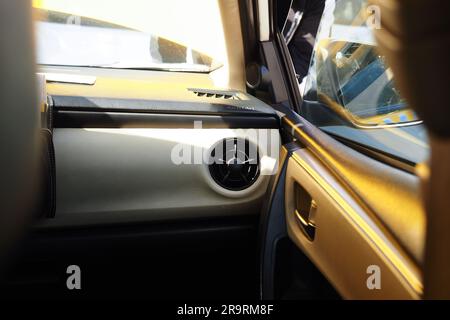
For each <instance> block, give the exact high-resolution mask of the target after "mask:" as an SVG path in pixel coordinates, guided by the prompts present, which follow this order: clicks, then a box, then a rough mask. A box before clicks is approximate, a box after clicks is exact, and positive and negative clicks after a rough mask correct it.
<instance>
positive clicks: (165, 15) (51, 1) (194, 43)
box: [33, 0, 225, 72]
mask: <svg viewBox="0 0 450 320" xmlns="http://www.w3.org/2000/svg"><path fill="white" fill-rule="evenodd" d="M33 6H34V14H35V21H36V39H37V61H38V63H39V64H43V65H61V66H88V67H102V68H130V69H156V70H159V69H161V70H169V71H190V72H210V71H212V70H214V69H216V68H219V67H220V66H221V65H222V62H223V61H224V57H225V54H224V53H225V44H224V36H223V30H222V23H221V18H220V11H219V8H218V5H217V1H210V0H197V1H184V0H165V1H156V0H127V1H123V0H107V1H105V0H35V1H33Z"/></svg>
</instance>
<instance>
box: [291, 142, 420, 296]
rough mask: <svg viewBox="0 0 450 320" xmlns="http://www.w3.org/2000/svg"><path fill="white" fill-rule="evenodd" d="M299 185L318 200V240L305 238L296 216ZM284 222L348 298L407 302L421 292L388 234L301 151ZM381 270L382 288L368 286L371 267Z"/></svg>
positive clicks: (414, 270) (294, 163)
mask: <svg viewBox="0 0 450 320" xmlns="http://www.w3.org/2000/svg"><path fill="white" fill-rule="evenodd" d="M296 185H299V186H301V188H303V190H304V191H303V192H307V193H308V194H309V195H310V197H311V199H312V201H314V202H315V205H316V206H317V208H315V212H314V217H313V219H314V220H313V221H308V223H310V224H312V225H313V228H314V229H315V232H314V238H310V237H308V235H307V234H305V232H304V229H303V225H302V222H301V221H299V217H298V213H297V215H296V210H298V209H297V208H296V206H297V205H296V203H298V199H296V197H299V195H298V194H297V195H296V192H295V188H296ZM286 221H287V230H288V234H289V237H290V238H291V239H292V240H293V242H294V243H295V244H296V245H297V246H298V247H299V248H300V249H301V250H302V251H303V252H305V253H306V254H307V255H308V256H309V257H310V258H311V260H312V261H313V262H314V263H315V264H316V266H317V267H318V268H319V269H320V270H321V271H322V272H323V274H324V275H325V276H326V277H327V278H328V279H329V281H330V282H331V283H332V284H333V285H334V286H335V288H336V289H337V290H338V291H339V292H340V294H341V295H342V296H343V297H344V298H347V299H377V298H382V299H409V298H418V297H419V295H420V293H421V290H422V289H421V278H420V272H419V270H418V269H417V267H416V266H415V265H414V263H412V262H411V260H410V259H408V258H407V257H405V256H404V253H403V252H402V251H401V250H399V249H398V248H396V244H395V243H393V242H392V241H390V240H389V239H388V237H386V236H385V234H384V232H383V231H382V230H381V228H379V227H378V226H377V223H376V222H375V221H373V219H371V217H370V216H369V215H368V214H367V213H366V212H365V210H364V209H363V207H361V206H360V205H359V204H358V202H357V201H356V200H355V199H354V198H353V197H352V195H351V194H350V193H349V192H347V191H346V190H345V188H343V187H342V186H341V184H340V183H339V182H338V180H337V179H336V178H334V177H333V175H332V174H331V173H330V172H329V170H327V168H326V167H325V166H324V165H323V164H322V163H321V162H320V161H318V160H317V159H316V158H315V156H314V155H313V154H312V153H311V152H310V151H308V150H307V149H305V148H303V149H300V150H297V151H295V152H294V154H293V156H292V157H291V158H290V159H289V164H288V168H287V176H286ZM372 265H375V266H378V267H379V268H380V270H381V277H382V278H381V279H382V280H381V283H382V286H381V290H369V289H368V287H367V279H368V277H369V274H367V269H368V268H369V266H372Z"/></svg>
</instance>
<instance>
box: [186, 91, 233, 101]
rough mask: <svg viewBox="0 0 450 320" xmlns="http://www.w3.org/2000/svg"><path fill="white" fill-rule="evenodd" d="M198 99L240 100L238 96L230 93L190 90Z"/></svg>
mask: <svg viewBox="0 0 450 320" xmlns="http://www.w3.org/2000/svg"><path fill="white" fill-rule="evenodd" d="M189 91H191V92H193V93H194V94H195V95H196V96H197V97H204V98H213V99H227V100H239V98H238V96H237V94H235V93H233V92H228V91H215V90H203V89H189Z"/></svg>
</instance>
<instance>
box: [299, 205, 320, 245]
mask: <svg viewBox="0 0 450 320" xmlns="http://www.w3.org/2000/svg"><path fill="white" fill-rule="evenodd" d="M316 210H317V205H316V203H315V202H314V200H313V201H312V202H311V208H310V212H309V217H311V214H313V212H315V211H316ZM295 217H296V218H297V224H298V225H299V227H300V229H301V230H302V231H303V233H304V234H305V236H306V237H307V238H308V240H310V241H313V240H314V237H315V236H316V225H315V223H314V222H312V221H311V220H309V219H308V220H306V219H305V218H304V217H303V216H302V214H301V213H300V212H299V211H298V210H297V209H296V210H295Z"/></svg>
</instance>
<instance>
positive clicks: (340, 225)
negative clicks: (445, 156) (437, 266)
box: [259, 0, 428, 299]
mask: <svg viewBox="0 0 450 320" xmlns="http://www.w3.org/2000/svg"><path fill="white" fill-rule="evenodd" d="M294 2H295V1H294ZM300 2H303V3H304V4H306V6H305V5H304V6H303V9H298V8H302V6H301V5H300V6H299V5H298V4H297V5H292V4H291V11H293V12H291V13H290V14H291V16H292V15H294V16H295V15H297V16H300V17H303V18H302V19H305V17H307V18H308V17H310V15H309V14H310V13H311V12H313V13H315V14H316V15H317V11H314V6H316V7H320V9H319V11H321V14H320V16H319V19H320V27H318V26H319V24H318V23H317V20H316V21H315V22H311V20H309V21H308V20H304V21H303V22H302V21H300V23H299V24H298V30H297V32H296V35H298V36H299V38H298V39H295V37H296V36H295V35H294V36H293V38H292V39H291V38H286V37H284V36H283V35H286V33H287V32H283V31H285V30H280V29H279V28H277V27H276V26H280V25H281V26H283V25H284V26H285V25H286V24H283V23H281V22H279V21H278V22H277V21H276V19H279V18H280V17H279V15H278V16H277V14H276V13H277V3H278V1H259V5H260V7H259V10H267V12H269V13H268V14H267V15H262V14H260V15H259V16H260V18H261V17H269V18H267V19H268V20H266V21H261V20H260V21H259V28H260V29H262V30H265V32H263V31H261V30H260V36H261V35H264V34H270V37H266V38H260V40H262V42H264V43H265V44H264V46H266V47H268V46H269V44H270V45H272V46H273V48H274V52H276V54H273V55H276V56H277V59H276V60H277V61H278V63H279V70H281V71H280V74H281V75H282V76H281V77H282V80H283V81H284V82H283V84H284V86H285V87H287V88H288V90H289V91H290V99H289V101H290V103H285V104H283V105H282V106H280V107H279V110H280V112H282V114H283V116H282V120H281V121H282V128H283V129H282V132H283V134H284V137H285V139H286V140H285V144H284V145H283V147H282V151H283V152H282V153H283V156H282V157H281V160H280V161H281V162H280V171H279V173H278V175H277V179H276V181H275V182H274V185H273V189H272V195H271V200H270V203H269V205H268V206H267V210H266V212H265V215H264V216H263V221H264V224H263V228H262V235H263V236H262V238H261V242H262V244H261V261H260V262H261V279H260V280H261V295H262V297H263V298H299V297H307V298H323V297H336V296H335V295H333V294H332V293H333V289H334V290H335V292H334V293H337V296H339V297H342V298H345V299H420V298H421V296H422V293H423V280H422V265H423V259H424V257H423V250H424V233H425V224H426V218H425V213H424V210H423V208H422V204H421V192H420V179H419V175H420V173H421V170H420V168H421V166H420V163H421V162H422V161H425V160H426V158H427V153H428V145H427V139H426V135H425V130H424V128H423V126H422V124H421V121H420V119H418V118H417V116H416V115H415V114H414V113H413V112H412V111H411V110H410V109H409V108H408V107H407V104H406V102H405V101H404V100H403V99H402V98H401V94H400V93H399V92H398V90H397V89H396V88H395V84H394V82H393V78H392V73H391V71H390V69H389V66H387V65H386V63H385V61H384V59H383V57H382V56H380V55H379V54H378V53H377V52H376V44H375V43H374V42H373V39H372V36H371V31H372V30H371V29H370V28H369V27H371V26H372V23H374V21H375V22H376V19H377V16H376V13H377V12H376V10H375V11H374V8H373V7H368V6H367V3H366V1H346V0H341V1H300ZM308 8H309V9H308ZM375 9H376V8H375ZM283 10H284V9H283ZM296 10H303V11H302V12H300V13H299V14H296V12H295V11H296ZM308 15H309V16H308ZM270 19H272V20H270ZM373 19H375V20H373ZM269 20H270V21H269ZM315 23H316V24H317V29H316V30H315V32H316V34H314V33H313V34H309V35H306V36H310V38H312V39H313V40H315V41H313V42H308V41H305V33H304V32H303V31H302V27H304V28H305V27H308V28H311V24H315ZM287 25H288V26H291V25H292V23H288V24H287ZM310 30H311V29H308V32H309V31H310ZM289 34H290V35H291V34H292V30H290V31H289ZM290 37H292V35H291V36H290ZM295 41H298V43H299V44H301V45H308V43H309V45H311V51H312V55H311V56H310V57H308V56H305V55H303V56H301V57H300V58H303V59H305V57H306V59H307V61H308V62H307V63H308V65H309V70H308V72H307V74H301V73H300V72H299V71H301V70H299V69H296V66H297V63H299V61H298V60H297V58H298V57H296V55H297V54H298V51H295V50H298V46H296V45H293V42H295ZM298 43H297V44H298ZM305 51H307V50H305ZM264 53H265V54H266V56H270V55H272V53H271V51H269V50H265V51H264ZM302 54H304V53H302ZM309 62H311V63H309ZM272 70H274V69H272ZM296 256H300V257H302V258H301V259H299V258H295V257H296ZM293 257H294V258H293ZM300 260H301V261H303V262H299V261H300ZM311 268H313V269H316V271H315V273H314V274H318V275H319V276H313V273H311V271H310V270H311ZM280 273H283V274H282V275H280ZM313 278H314V279H320V281H315V280H314V279H313ZM323 283H325V285H326V286H327V285H331V288H328V290H325V291H321V292H318V291H317V287H318V286H322V285H323ZM325 293H326V294H325ZM330 293H331V294H330Z"/></svg>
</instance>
